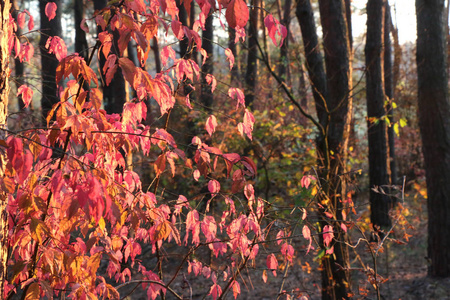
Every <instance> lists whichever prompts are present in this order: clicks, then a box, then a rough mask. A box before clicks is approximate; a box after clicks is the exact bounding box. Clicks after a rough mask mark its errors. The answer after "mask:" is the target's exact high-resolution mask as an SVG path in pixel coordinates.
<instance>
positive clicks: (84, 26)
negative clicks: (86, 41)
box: [80, 19, 89, 33]
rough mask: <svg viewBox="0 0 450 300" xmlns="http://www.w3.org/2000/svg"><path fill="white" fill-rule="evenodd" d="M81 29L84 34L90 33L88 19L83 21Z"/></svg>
mask: <svg viewBox="0 0 450 300" xmlns="http://www.w3.org/2000/svg"><path fill="white" fill-rule="evenodd" d="M80 28H81V30H83V31H84V32H86V33H89V26H88V24H87V23H86V19H83V20H81V23H80Z"/></svg>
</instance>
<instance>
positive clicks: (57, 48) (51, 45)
mask: <svg viewBox="0 0 450 300" xmlns="http://www.w3.org/2000/svg"><path fill="white" fill-rule="evenodd" d="M45 48H46V49H48V53H50V54H52V53H54V54H55V56H56V59H57V60H58V61H61V60H62V59H63V58H65V57H66V56H67V47H66V43H64V41H63V40H62V39H61V38H60V37H59V36H51V37H49V38H48V39H47V43H46V44H45Z"/></svg>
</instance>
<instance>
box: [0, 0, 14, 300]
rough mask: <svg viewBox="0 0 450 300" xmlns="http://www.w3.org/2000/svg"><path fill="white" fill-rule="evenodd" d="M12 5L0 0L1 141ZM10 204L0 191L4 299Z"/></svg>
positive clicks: (0, 291) (2, 166) (0, 292)
mask: <svg viewBox="0 0 450 300" xmlns="http://www.w3.org/2000/svg"><path fill="white" fill-rule="evenodd" d="M10 9H11V3H10V1H9V0H0V26H1V28H0V29H1V31H2V33H3V34H2V35H0V139H2V140H6V138H5V135H6V132H5V131H3V130H1V129H6V127H7V124H6V120H7V116H8V97H9V59H10V53H9V51H8V40H9V38H10V37H11V35H12V30H13V29H12V28H11V26H10V24H9V13H10ZM5 171H6V153H5V152H3V150H0V177H3V176H4V175H5ZM7 204H8V201H7V194H6V192H5V191H3V190H1V189H0V212H1V213H0V297H2V299H4V298H5V297H4V296H5V295H4V291H5V283H6V273H7V261H8V214H7V210H6V206H7Z"/></svg>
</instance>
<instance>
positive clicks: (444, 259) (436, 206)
mask: <svg viewBox="0 0 450 300" xmlns="http://www.w3.org/2000/svg"><path fill="white" fill-rule="evenodd" d="M444 13H445V10H444V0H428V1H424V0H416V16H417V54H416V55H417V56H416V59H417V75H418V100H419V101H418V102H419V105H418V115H419V126H420V132H421V135H422V150H423V156H424V159H425V172H426V177H427V179H426V182H427V191H428V259H429V268H428V273H429V275H431V276H436V277H448V276H450V251H448V249H449V248H450V234H449V228H450V217H449V216H450V205H449V204H450V184H449V182H450V102H449V95H448V82H447V80H448V74H447V56H446V50H447V49H446V36H445V34H444V26H445V25H444ZM430 45H432V46H430Z"/></svg>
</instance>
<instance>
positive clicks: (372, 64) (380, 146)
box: [365, 0, 391, 230]
mask: <svg viewBox="0 0 450 300" xmlns="http://www.w3.org/2000/svg"><path fill="white" fill-rule="evenodd" d="M384 13H385V1H384V0H369V1H368V2H367V34H366V36H367V40H366V48H365V55H366V70H367V72H366V94H367V117H368V124H367V126H368V136H369V138H368V139H369V184H370V209H371V221H372V224H373V226H374V228H375V229H383V230H386V229H388V227H390V225H391V221H390V218H389V208H390V199H389V196H388V195H386V194H384V193H381V192H377V191H375V190H374V188H376V187H380V186H387V185H389V183H390V180H389V176H390V172H389V162H388V159H389V150H388V137H387V126H386V122H385V121H384V120H383V119H382V118H383V117H385V116H386V110H385V108H384V101H385V94H384V72H383V66H384V61H383V59H384V51H383V50H384V49H383V45H384V43H383V38H384V34H383V28H384V22H385V16H384Z"/></svg>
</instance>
